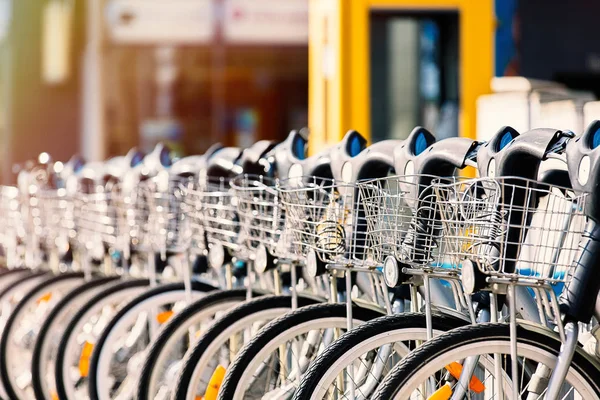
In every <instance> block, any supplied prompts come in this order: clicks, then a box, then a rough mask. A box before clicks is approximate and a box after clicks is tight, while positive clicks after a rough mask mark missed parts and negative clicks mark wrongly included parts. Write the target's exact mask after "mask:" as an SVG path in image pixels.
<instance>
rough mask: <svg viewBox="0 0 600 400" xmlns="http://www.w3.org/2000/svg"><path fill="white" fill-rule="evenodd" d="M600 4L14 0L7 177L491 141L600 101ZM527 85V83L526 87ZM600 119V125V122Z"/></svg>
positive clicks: (0, 26)
mask: <svg viewBox="0 0 600 400" xmlns="http://www.w3.org/2000/svg"><path fill="white" fill-rule="evenodd" d="M598 13H600V2H597V1H593V0H571V1H568V2H565V1H564V0H496V1H495V2H493V1H492V0H476V1H475V0H0V157H1V159H0V176H1V177H2V181H3V182H8V181H11V180H12V179H13V178H12V175H13V174H12V171H13V169H14V165H15V164H19V163H22V162H24V161H25V160H28V159H31V158H34V157H36V156H37V154H39V153H40V152H42V151H46V152H48V153H49V154H51V156H52V157H53V158H55V159H57V160H65V159H68V158H69V157H70V156H71V155H73V154H75V153H80V154H82V155H83V156H84V157H85V158H86V159H88V160H100V159H105V158H107V157H110V156H114V155H118V154H124V153H126V152H127V151H128V150H129V149H130V148H131V147H133V146H138V147H140V148H141V149H142V150H145V151H148V150H149V149H151V148H152V147H153V146H154V145H155V144H156V143H157V142H158V141H166V142H168V143H170V144H171V145H172V146H173V148H174V149H176V150H177V151H178V152H180V153H181V154H195V153H202V152H203V151H204V150H206V149H207V148H208V147H209V146H210V145H211V144H212V143H214V142H222V143H224V144H226V145H237V146H242V147H245V146H248V145H249V144H251V143H252V142H254V141H256V140H259V139H265V138H269V139H277V138H283V137H285V136H286V135H287V133H288V132H289V130H291V129H299V128H302V127H305V126H309V128H310V129H311V142H312V148H313V150H314V149H315V148H316V147H318V146H320V145H322V144H323V143H325V142H334V141H335V140H337V139H338V138H339V137H340V135H341V134H343V132H344V131H345V130H347V129H357V130H359V131H360V132H361V133H363V134H365V135H367V136H368V137H370V138H371V140H372V141H376V140H381V139H384V138H390V137H395V138H402V137H404V136H406V135H407V134H408V133H409V132H410V130H411V129H412V128H413V127H414V126H415V125H417V124H421V125H424V126H425V127H427V128H429V129H431V130H432V131H433V132H434V133H436V134H437V136H438V137H447V136H457V135H462V136H468V137H478V138H480V139H485V137H486V135H490V134H491V133H493V132H494V131H495V130H497V129H498V128H499V127H500V126H502V125H507V124H512V125H514V126H515V128H517V129H520V130H525V129H529V128H531V127H535V126H543V125H545V126H552V127H556V128H568V129H571V130H573V131H575V132H578V131H580V130H581V129H582V127H583V125H584V124H585V123H586V121H587V120H589V119H590V118H594V115H596V114H598V111H599V110H600V107H599V106H598V103H597V102H596V101H595V99H596V98H597V96H598V95H599V94H600V79H599V77H600V42H598V40H596V38H595V37H594V35H592V34H590V32H591V31H592V30H591V29H590V28H591V27H593V26H595V25H594V24H595V20H594V19H595V15H598ZM523 77H524V78H523ZM598 116H600V115H598Z"/></svg>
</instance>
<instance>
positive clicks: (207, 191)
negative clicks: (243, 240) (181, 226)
mask: <svg viewBox="0 0 600 400" xmlns="http://www.w3.org/2000/svg"><path fill="white" fill-rule="evenodd" d="M184 201H185V209H186V212H187V213H188V217H189V220H190V228H191V233H192V235H193V236H192V237H193V240H194V243H195V244H198V245H202V243H203V244H204V246H207V245H208V244H209V243H215V244H219V245H221V246H223V247H225V248H228V249H230V250H232V251H239V250H240V246H239V242H238V236H239V232H240V221H239V217H238V209H237V204H236V201H235V200H234V196H233V191H232V190H231V187H230V179H228V178H223V177H220V178H214V177H204V178H202V179H200V180H199V182H197V183H195V184H189V185H188V187H187V190H186V193H185V200H184Z"/></svg>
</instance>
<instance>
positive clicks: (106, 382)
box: [88, 281, 216, 400]
mask: <svg viewBox="0 0 600 400" xmlns="http://www.w3.org/2000/svg"><path fill="white" fill-rule="evenodd" d="M213 290H216V288H215V287H214V286H212V285H209V284H207V283H204V282H199V281H194V282H192V293H193V296H194V297H196V296H203V295H205V294H206V293H208V292H210V291H213ZM187 295H188V293H187V292H186V289H185V284H184V283H183V282H178V283H170V284H165V285H160V286H158V287H156V288H154V289H151V290H148V291H146V292H145V293H143V294H141V295H139V296H138V297H136V298H135V299H133V300H131V301H130V302H129V303H128V304H127V305H125V306H124V307H123V308H121V310H119V312H118V313H117V314H116V315H115V316H114V317H113V318H112V319H111V321H110V322H109V323H108V325H107V326H106V328H105V329H104V330H103V331H102V334H101V335H100V337H99V338H98V340H97V341H96V343H95V344H94V348H93V352H92V358H91V360H90V365H89V382H88V389H89V397H90V399H92V400H96V399H102V400H108V399H112V398H115V397H118V398H131V397H133V394H134V393H135V388H136V386H135V383H136V382H137V379H138V375H139V371H140V368H141V363H142V361H143V356H144V352H145V350H146V347H147V346H148V344H149V343H150V340H151V339H152V336H153V335H152V334H151V329H152V325H153V324H155V325H156V328H158V325H159V324H160V322H159V321H157V319H162V318H168V317H169V316H170V315H171V314H173V312H174V310H176V309H177V307H178V305H182V306H183V305H185V302H186V301H187Z"/></svg>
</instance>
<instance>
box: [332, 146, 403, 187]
mask: <svg viewBox="0 0 600 400" xmlns="http://www.w3.org/2000/svg"><path fill="white" fill-rule="evenodd" d="M400 143H402V141H401V140H383V141H381V142H377V143H374V144H372V145H370V146H369V147H367V148H365V149H364V150H362V151H361V152H360V153H359V154H358V155H356V156H354V157H352V158H350V159H348V160H346V161H344V162H343V163H340V162H337V163H336V164H335V169H333V166H332V170H333V177H334V178H335V179H338V180H341V181H343V182H356V181H358V180H361V179H375V178H382V177H384V176H387V175H388V173H389V172H390V171H392V170H394V149H395V148H396V147H397V146H398V145H399V144H400ZM340 164H341V167H340Z"/></svg>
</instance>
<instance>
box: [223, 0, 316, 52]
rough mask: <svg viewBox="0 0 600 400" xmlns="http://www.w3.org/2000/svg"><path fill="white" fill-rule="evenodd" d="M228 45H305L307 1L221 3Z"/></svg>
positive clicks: (226, 1)
mask: <svg viewBox="0 0 600 400" xmlns="http://www.w3.org/2000/svg"><path fill="white" fill-rule="evenodd" d="M224 5H225V9H224V20H223V36H224V38H225V41H226V42H228V43H240V44H284V45H306V44H307V43H308V1H307V0H251V1H248V0H225V4H224Z"/></svg>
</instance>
